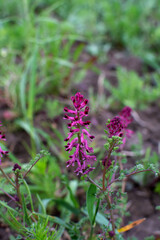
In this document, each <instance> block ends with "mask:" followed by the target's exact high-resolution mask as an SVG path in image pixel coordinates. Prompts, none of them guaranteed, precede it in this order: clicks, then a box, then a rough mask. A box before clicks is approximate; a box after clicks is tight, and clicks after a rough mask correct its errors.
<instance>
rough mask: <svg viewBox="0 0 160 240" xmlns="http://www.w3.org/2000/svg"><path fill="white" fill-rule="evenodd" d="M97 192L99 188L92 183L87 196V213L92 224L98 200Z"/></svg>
mask: <svg viewBox="0 0 160 240" xmlns="http://www.w3.org/2000/svg"><path fill="white" fill-rule="evenodd" d="M96 191H97V187H96V186H95V185H93V184H92V183H91V184H90V186H89V188H88V191H87V196H86V205H87V211H88V216H89V220H90V222H91V224H92V223H93V221H94V203H95V200H96Z"/></svg>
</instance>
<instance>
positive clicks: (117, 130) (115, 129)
mask: <svg viewBox="0 0 160 240" xmlns="http://www.w3.org/2000/svg"><path fill="white" fill-rule="evenodd" d="M71 100H72V102H73V105H74V108H75V110H70V109H68V108H66V107H65V108H64V111H65V112H67V113H70V114H72V115H73V116H69V115H67V114H66V115H65V116H64V119H67V120H69V121H71V122H70V123H68V128H69V133H68V137H67V138H65V139H64V141H67V142H68V143H67V145H66V146H65V148H66V151H69V152H70V151H71V150H72V149H73V148H75V151H74V152H73V153H72V155H70V156H69V158H70V160H69V161H67V167H69V166H72V167H75V165H77V167H76V169H75V170H74V172H75V173H77V175H81V176H85V177H86V180H88V181H90V182H91V185H90V187H89V190H88V195H87V196H90V195H91V194H94V195H95V198H94V201H92V200H93V199H92V198H91V197H87V199H86V201H87V203H86V205H87V206H89V205H90V204H91V203H92V204H93V205H92V209H91V207H88V208H87V210H88V215H89V218H90V221H91V232H90V237H89V239H90V240H91V239H93V228H94V223H95V221H96V220H95V219H96V214H97V212H98V208H99V204H100V201H99V199H103V201H102V202H103V210H104V212H106V216H107V219H108V224H107V227H106V226H105V227H104V228H105V230H104V231H103V233H101V234H100V239H113V240H115V239H122V238H121V236H120V234H119V232H121V231H119V232H118V228H119V226H120V222H121V221H119V220H120V219H119V218H118V219H115V216H114V212H116V210H118V211H119V214H120V213H121V214H122V209H123V214H125V208H124V205H123V207H122V209H120V208H119V204H120V202H121V206H122V203H123V201H124V200H123V197H124V196H125V194H124V192H125V182H126V179H127V178H128V177H130V176H132V175H134V174H137V173H139V172H143V171H154V170H155V169H153V167H152V166H149V165H148V166H147V167H146V168H145V169H144V166H143V165H140V164H139V165H138V166H135V167H134V168H132V169H125V170H124V169H123V165H122V162H121V157H120V155H116V154H118V153H120V152H121V151H122V150H123V148H124V146H125V143H126V139H127V138H130V137H131V136H132V134H133V131H132V130H130V129H128V125H129V124H130V123H131V122H132V121H133V117H132V109H131V108H130V107H128V106H126V107H124V108H123V109H122V111H121V112H120V113H119V114H118V116H115V117H114V118H113V119H111V120H108V122H107V130H105V133H106V134H107V142H106V144H105V145H104V146H105V148H106V150H107V152H106V156H105V158H104V159H103V160H102V161H101V163H102V164H101V166H102V178H101V180H100V181H96V180H93V179H91V178H90V177H89V173H90V172H91V171H94V169H95V167H94V163H95V161H96V156H94V155H93V156H91V155H87V154H86V152H88V153H92V152H93V148H91V147H89V146H88V143H87V140H86V139H84V135H86V136H87V138H88V139H89V140H90V141H92V139H94V138H95V137H94V136H93V135H90V134H89V133H88V130H86V129H85V128H88V126H89V124H90V123H91V122H90V121H83V120H82V118H83V117H84V116H87V115H88V112H89V107H87V106H86V105H87V104H88V100H87V99H85V98H84V97H83V95H82V94H81V93H80V92H78V93H76V94H75V96H72V97H71ZM84 107H85V110H84V111H82V110H81V109H83V108H84ZM113 154H114V158H113ZM92 175H93V174H92ZM119 181H122V188H121V189H118V188H117V187H116V188H115V187H112V186H113V183H116V182H119ZM97 189H99V191H98V192H97ZM115 194H116V197H115ZM120 196H121V197H120ZM113 199H114V201H113ZM104 200H105V204H104ZM96 201H97V210H96V211H95V213H93V208H94V204H95V202H96ZM105 208H106V209H105Z"/></svg>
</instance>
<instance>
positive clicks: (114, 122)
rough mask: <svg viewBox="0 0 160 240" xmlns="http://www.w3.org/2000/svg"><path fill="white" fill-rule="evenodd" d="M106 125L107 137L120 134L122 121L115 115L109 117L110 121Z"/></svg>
mask: <svg viewBox="0 0 160 240" xmlns="http://www.w3.org/2000/svg"><path fill="white" fill-rule="evenodd" d="M107 127H108V129H109V133H110V135H109V137H113V136H119V137H121V136H122V134H123V133H122V130H123V121H122V119H121V118H120V117H118V116H116V117H114V118H113V119H111V121H110V123H109V124H107Z"/></svg>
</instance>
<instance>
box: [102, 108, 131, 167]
mask: <svg viewBox="0 0 160 240" xmlns="http://www.w3.org/2000/svg"><path fill="white" fill-rule="evenodd" d="M131 112H132V109H131V108H130V107H128V106H126V107H124V108H123V109H122V111H121V112H120V113H119V115H118V116H116V117H114V118H112V119H111V121H110V123H108V124H107V128H108V130H109V138H112V137H113V136H118V137H123V139H122V141H123V144H122V145H120V146H119V151H121V150H122V149H123V147H124V145H125V143H126V138H127V137H128V138H129V137H131V135H132V134H133V131H132V130H130V129H127V127H128V125H129V124H130V123H131V122H132V121H133V118H132V115H131ZM106 162H107V169H108V168H109V167H110V166H111V164H112V161H111V159H108V156H107V157H105V158H104V159H103V160H102V164H103V166H105V164H106Z"/></svg>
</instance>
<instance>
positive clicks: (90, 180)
mask: <svg viewBox="0 0 160 240" xmlns="http://www.w3.org/2000/svg"><path fill="white" fill-rule="evenodd" d="M87 180H88V181H89V182H91V183H93V184H94V185H95V186H96V187H98V188H99V189H100V190H102V187H100V186H99V185H98V184H97V183H96V182H95V181H93V179H91V178H90V177H89V176H87Z"/></svg>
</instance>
